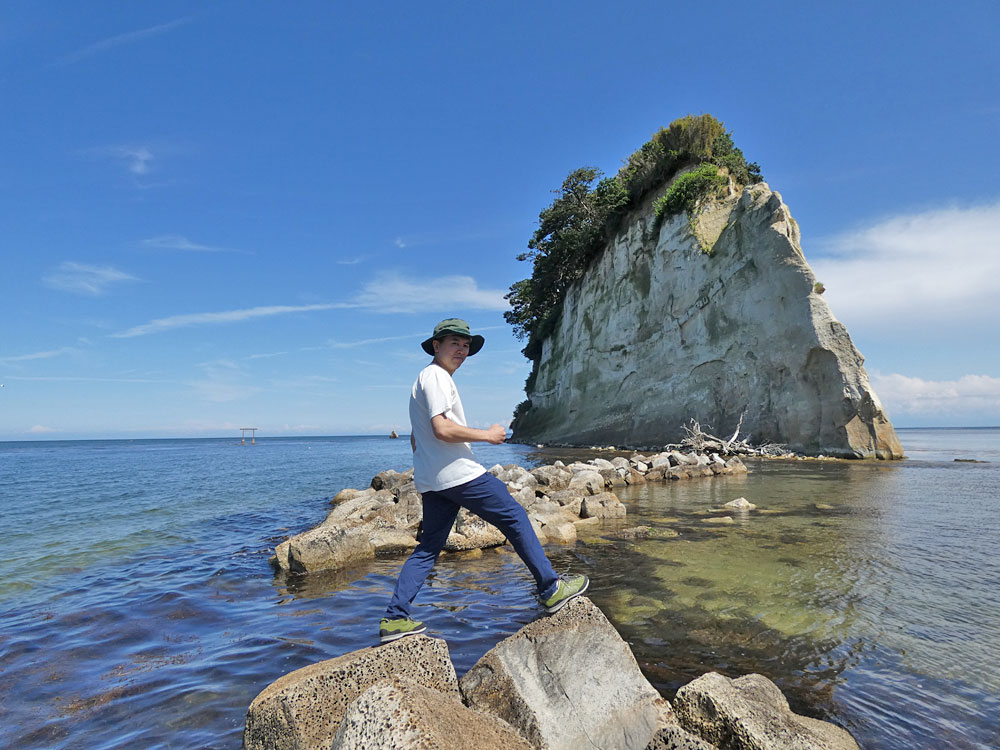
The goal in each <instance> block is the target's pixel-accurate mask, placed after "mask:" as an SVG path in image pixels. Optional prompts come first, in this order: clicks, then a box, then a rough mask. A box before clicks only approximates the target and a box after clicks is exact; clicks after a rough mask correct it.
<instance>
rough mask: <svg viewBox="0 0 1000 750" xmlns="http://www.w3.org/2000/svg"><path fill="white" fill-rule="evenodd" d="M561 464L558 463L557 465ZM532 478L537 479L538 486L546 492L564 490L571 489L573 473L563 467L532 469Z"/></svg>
mask: <svg viewBox="0 0 1000 750" xmlns="http://www.w3.org/2000/svg"><path fill="white" fill-rule="evenodd" d="M558 463H560V462H557V464H558ZM530 474H531V476H533V477H534V478H535V481H537V482H538V484H539V485H540V486H541V487H543V488H545V490H553V491H554V490H564V489H566V488H567V487H569V483H570V480H571V479H572V478H573V472H571V471H568V470H567V469H566V468H565V467H562V466H558V465H555V466H539V467H538V468H536V469H532V470H531V472H530Z"/></svg>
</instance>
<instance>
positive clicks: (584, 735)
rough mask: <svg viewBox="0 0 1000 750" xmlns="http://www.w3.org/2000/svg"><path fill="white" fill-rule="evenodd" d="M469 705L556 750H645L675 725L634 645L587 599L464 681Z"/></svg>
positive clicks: (503, 649) (491, 656)
mask: <svg viewBox="0 0 1000 750" xmlns="http://www.w3.org/2000/svg"><path fill="white" fill-rule="evenodd" d="M460 687H461V690H462V695H463V696H464V697H465V702H466V703H467V704H468V705H469V706H470V707H472V708H478V709H482V710H485V711H489V712H491V713H493V714H495V715H496V716H498V717H499V718H501V719H503V720H504V721H506V722H507V723H508V724H510V725H511V726H513V727H514V728H515V729H517V730H518V731H519V732H520V733H521V735H522V736H524V737H526V738H527V739H528V740H529V742H531V743H532V744H533V745H534V746H535V747H547V748H549V750H564V749H568V750H580V748H587V749H588V750H594V749H596V748H607V749H608V750H633V749H634V750H644V749H645V747H646V746H647V744H648V743H649V741H650V740H651V739H652V737H653V735H654V734H655V733H656V731H657V730H658V729H660V728H661V727H664V726H668V725H671V724H675V723H676V722H675V720H674V718H673V714H672V712H671V710H670V704H668V703H667V702H666V701H665V700H664V699H663V698H661V697H660V695H659V693H657V691H656V689H655V688H653V686H652V685H650V684H649V682H648V681H647V680H646V679H645V678H644V677H643V676H642V673H641V672H640V671H639V666H638V664H637V663H636V661H635V657H634V656H633V655H632V652H631V651H630V650H629V647H628V645H627V644H626V643H625V641H623V640H622V638H621V636H620V635H618V632H617V631H616V630H615V629H614V627H613V626H612V625H611V623H610V622H608V620H607V618H606V617H605V616H604V614H603V613H602V612H601V610H599V609H598V608H597V607H596V606H594V604H593V603H592V602H591V601H590V600H589V599H587V598H586V597H580V598H578V599H574V600H573V601H571V602H570V603H569V604H567V605H566V606H565V607H563V608H562V609H561V610H560V611H559V612H557V613H556V614H554V615H552V616H551V617H544V618H541V619H539V620H536V621H534V622H532V623H529V624H528V625H526V626H525V627H523V628H521V630H519V631H518V632H517V633H515V634H514V635H512V636H510V637H509V638H506V639H504V640H503V641H501V642H500V643H498V644H497V645H496V646H495V647H494V648H492V649H491V650H490V651H489V652H487V653H486V655H485V656H483V658H482V659H480V660H479V661H478V662H477V663H476V664H475V665H474V666H473V667H472V669H470V670H469V671H468V673H466V675H465V676H464V677H463V678H462V680H461V683H460Z"/></svg>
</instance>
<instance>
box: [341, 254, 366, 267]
mask: <svg viewBox="0 0 1000 750" xmlns="http://www.w3.org/2000/svg"><path fill="white" fill-rule="evenodd" d="M364 259H365V257H364V256H363V255H362V256H360V257H358V258H345V259H344V260H338V261H337V265H338V266H356V265H358V264H359V263H361V262H362V261H364Z"/></svg>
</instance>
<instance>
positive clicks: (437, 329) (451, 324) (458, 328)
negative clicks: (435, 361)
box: [420, 318, 486, 357]
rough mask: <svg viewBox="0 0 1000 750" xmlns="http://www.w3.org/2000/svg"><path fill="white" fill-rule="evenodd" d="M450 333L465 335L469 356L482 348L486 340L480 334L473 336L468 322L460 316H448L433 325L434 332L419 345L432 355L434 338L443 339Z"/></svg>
mask: <svg viewBox="0 0 1000 750" xmlns="http://www.w3.org/2000/svg"><path fill="white" fill-rule="evenodd" d="M450 333H452V334H454V335H456V336H465V338H467V339H469V356H470V357H471V356H472V355H473V354H475V353H476V352H478V351H479V350H480V349H482V348H483V344H484V343H485V342H486V339H484V338H483V337H482V336H479V335H476V336H473V335H472V331H470V330H469V324H468V323H466V322H465V321H464V320H462V319H461V318H448V319H447V320H442V321H441V322H440V323H438V324H437V325H436V326H434V333H432V334H431V337H430V338H429V339H427V340H426V341H424V342H423V343H422V344H420V347H421V348H422V349H423V350H424V351H425V352H427V353H428V354H430V355H431V356H432V357H433V356H434V343H433V342H434V339H443V338H444V337H445V336H447V335H448V334H450Z"/></svg>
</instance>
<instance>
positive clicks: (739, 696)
mask: <svg viewBox="0 0 1000 750" xmlns="http://www.w3.org/2000/svg"><path fill="white" fill-rule="evenodd" d="M674 710H675V711H676V713H677V719H678V721H679V723H680V725H681V726H682V727H683V728H684V729H686V730H687V731H689V732H691V733H692V734H696V735H698V736H699V737H701V738H702V739H703V740H705V741H706V742H709V743H711V744H712V745H715V746H717V747H720V748H726V749H727V750H858V743H857V742H855V741H854V738H853V737H851V735H850V734H849V733H848V732H847V731H846V730H844V729H841V728H840V727H838V726H836V725H834V724H830V723H829V722H825V721H820V720H819V719H810V718H808V717H806V716H799V715H798V714H796V713H793V712H792V710H791V709H790V708H789V707H788V701H787V700H786V699H785V696H784V695H782V694H781V691H780V690H779V689H778V686H777V685H775V684H774V683H773V682H771V681H770V680H769V679H767V678H766V677H764V676H763V675H759V674H748V675H744V676H743V677H738V678H736V679H735V680H731V679H729V678H727V677H724V676H723V675H721V674H718V673H717V672H709V673H708V674H704V675H702V676H701V677H699V678H698V679H696V680H694V681H692V682H689V683H688V684H687V685H685V686H684V687H682V688H681V689H680V690H678V691H677V697H676V698H675V699H674Z"/></svg>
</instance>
